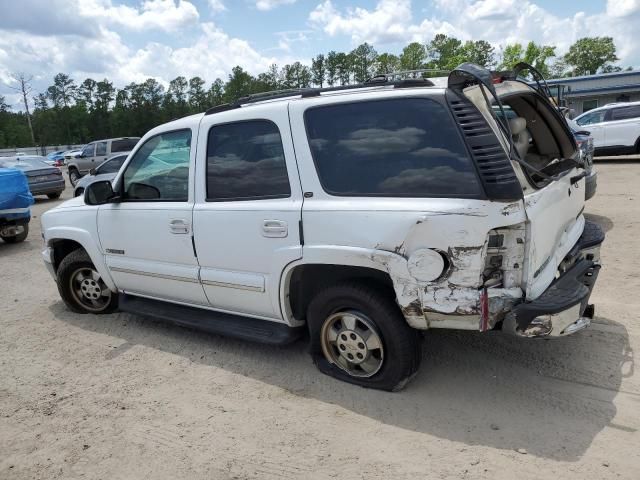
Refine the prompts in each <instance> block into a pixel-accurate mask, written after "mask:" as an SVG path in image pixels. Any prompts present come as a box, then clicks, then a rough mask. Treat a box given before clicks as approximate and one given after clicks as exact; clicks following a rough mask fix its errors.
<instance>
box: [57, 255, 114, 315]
mask: <svg viewBox="0 0 640 480" xmlns="http://www.w3.org/2000/svg"><path fill="white" fill-rule="evenodd" d="M57 279H58V291H59V292H60V296H61V297H62V300H64V303H65V304H66V305H67V307H69V309H70V310H71V311H73V312H76V313H109V312H112V311H114V310H115V309H116V308H117V307H118V296H117V295H116V294H115V293H113V292H112V291H111V290H109V287H107V285H106V284H105V283H104V280H102V278H101V277H100V274H99V273H98V271H97V270H96V267H95V266H94V265H93V263H92V262H91V258H89V255H87V252H85V251H84V250H80V249H78V250H74V251H73V252H71V253H70V254H69V255H67V256H66V257H64V258H63V259H62V261H61V262H60V266H59V267H58V272H57Z"/></svg>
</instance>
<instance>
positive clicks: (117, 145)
mask: <svg viewBox="0 0 640 480" xmlns="http://www.w3.org/2000/svg"><path fill="white" fill-rule="evenodd" d="M138 140H140V139H139V138H121V139H120V140H113V141H112V142H111V153H117V152H128V151H129V150H133V147H135V146H136V144H137V143H138Z"/></svg>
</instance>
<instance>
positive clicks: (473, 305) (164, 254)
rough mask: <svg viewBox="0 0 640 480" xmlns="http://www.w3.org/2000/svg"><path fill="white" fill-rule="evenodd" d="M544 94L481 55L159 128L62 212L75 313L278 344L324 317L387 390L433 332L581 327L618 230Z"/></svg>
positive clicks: (54, 214)
mask: <svg viewBox="0 0 640 480" xmlns="http://www.w3.org/2000/svg"><path fill="white" fill-rule="evenodd" d="M539 90H540V89H535V88H532V87H530V86H528V85H527V84H526V83H525V82H523V81H520V80H519V79H518V78H516V76H515V75H512V76H509V75H505V74H501V75H499V76H496V75H494V74H492V73H491V72H488V71H486V70H484V69H482V68H480V67H477V66H475V65H470V64H464V65H461V66H460V67H459V68H458V69H457V70H456V71H454V72H452V74H451V75H450V76H449V80H448V85H446V86H439V87H438V86H435V85H434V84H433V83H432V82H431V81H429V80H428V79H409V80H406V79H405V80H402V79H398V77H397V76H393V75H390V76H385V77H381V78H374V79H372V80H371V81H369V82H367V83H366V84H362V85H356V86H348V87H347V86H344V87H337V88H336V87H334V88H328V89H305V90H300V91H288V92H280V93H272V94H269V95H258V96H252V97H247V98H242V99H239V100H238V101H237V102H235V103H233V104H229V105H223V106H218V107H214V108H212V109H210V110H209V111H207V112H206V113H204V114H199V115H193V116H190V117H186V118H182V119H180V120H176V121H173V122H171V123H167V124H165V125H161V126H159V127H157V128H154V129H153V130H151V131H150V132H148V133H147V134H146V135H145V136H144V138H142V139H141V140H140V142H139V143H138V145H137V146H136V148H135V149H134V151H133V152H132V153H131V155H130V156H129V157H128V159H127V161H126V162H125V163H124V165H123V166H122V168H121V169H120V172H119V173H118V175H117V177H116V178H115V179H114V180H113V183H111V182H109V181H103V182H96V183H93V184H91V185H90V186H89V187H88V188H87V190H86V192H85V194H84V196H82V197H77V198H74V199H72V200H69V201H67V202H65V203H63V204H61V205H60V206H58V207H56V208H54V209H52V210H49V211H48V212H46V213H45V214H44V215H43V216H42V219H41V221H42V227H43V228H42V231H43V236H44V244H45V247H44V251H43V253H42V256H43V259H44V261H45V264H46V265H47V267H48V269H49V270H50V272H51V274H52V275H53V277H54V278H55V280H56V282H57V284H58V288H59V291H60V295H61V297H62V299H63V300H64V302H65V303H66V305H67V306H68V308H69V309H71V310H73V311H74V312H78V313H95V314H97V313H106V312H112V311H114V310H115V309H117V308H119V309H120V310H124V311H128V312H133V313H140V314H146V315H151V316H155V317H158V318H163V319H167V320H170V321H173V322H177V323H179V324H182V325H186V326H191V327H196V328H200V329H203V330H208V331H211V332H215V333H221V334H225V335H230V336H235V337H240V338H244V339H249V340H255V341H262V342H267V343H273V344H284V343H287V342H291V341H293V340H295V339H297V338H299V337H300V336H301V335H302V334H303V333H304V331H305V330H307V331H308V332H309V337H310V343H311V353H312V356H313V358H314V361H315V362H316V364H317V365H318V367H319V368H320V370H321V371H322V372H324V373H327V374H329V375H332V376H334V377H337V378H339V379H342V380H345V381H348V382H351V383H355V384H358V385H362V386H365V387H371V388H379V389H385V390H397V389H399V388H402V386H404V385H405V384H406V382H407V381H408V380H409V379H410V378H411V377H412V376H413V375H414V374H415V372H416V371H417V369H418V366H419V364H420V360H421V357H422V354H421V344H422V341H421V334H422V332H424V331H426V330H429V329H432V328H449V329H460V330H475V331H481V332H486V331H489V330H502V331H504V332H506V333H509V334H514V335H518V336H521V337H525V338H550V337H559V336H563V335H567V334H571V333H574V332H576V331H578V330H580V329H582V328H584V327H586V326H587V325H588V324H589V321H590V320H589V319H590V318H591V317H592V316H593V306H592V305H589V304H588V300H589V296H590V294H591V290H592V288H593V286H594V283H595V280H596V277H597V274H598V271H599V268H600V256H599V248H600V244H601V243H602V241H603V239H604V235H603V233H602V230H601V229H600V228H599V227H598V226H597V225H595V224H593V223H590V222H588V221H586V220H585V218H584V216H583V210H584V205H585V190H584V169H583V165H581V163H580V162H579V161H578V160H577V158H578V156H577V152H576V144H575V142H574V140H573V137H572V135H571V133H570V131H569V129H568V127H567V125H566V123H565V121H564V119H563V117H562V115H560V113H559V112H558V111H557V109H555V108H554V107H553V106H552V105H551V104H550V103H549V101H548V100H547V98H548V94H547V93H546V92H541V91H539ZM495 105H498V107H499V108H498V110H500V108H506V107H508V108H509V109H510V110H512V111H514V112H516V113H517V116H516V117H515V118H509V120H508V121H507V120H506V118H507V117H506V116H502V117H501V116H500V115H499V114H496V112H495V110H496V109H494V108H493V106H495ZM512 117H513V115H512Z"/></svg>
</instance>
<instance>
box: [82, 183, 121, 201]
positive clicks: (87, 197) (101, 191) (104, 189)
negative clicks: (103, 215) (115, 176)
mask: <svg viewBox="0 0 640 480" xmlns="http://www.w3.org/2000/svg"><path fill="white" fill-rule="evenodd" d="M116 200H117V197H116V194H115V193H114V191H113V186H112V185H111V182H110V181H109V180H102V181H99V182H93V183H91V184H90V185H89V186H88V187H87V188H86V190H85V191H84V202H85V203H86V204H87V205H104V204H105V203H112V202H114V201H116Z"/></svg>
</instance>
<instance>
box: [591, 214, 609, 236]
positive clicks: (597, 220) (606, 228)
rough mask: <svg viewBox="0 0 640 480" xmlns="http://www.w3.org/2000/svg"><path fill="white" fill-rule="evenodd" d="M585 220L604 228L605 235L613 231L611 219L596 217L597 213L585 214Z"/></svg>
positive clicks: (601, 216) (602, 216)
mask: <svg viewBox="0 0 640 480" xmlns="http://www.w3.org/2000/svg"><path fill="white" fill-rule="evenodd" d="M584 218H586V219H587V220H589V221H591V222H595V223H597V224H598V225H600V227H602V230H604V232H605V233H607V232H608V231H610V230H611V229H613V220H611V219H610V218H609V217H605V216H604V215H596V214H595V213H585V214H584Z"/></svg>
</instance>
